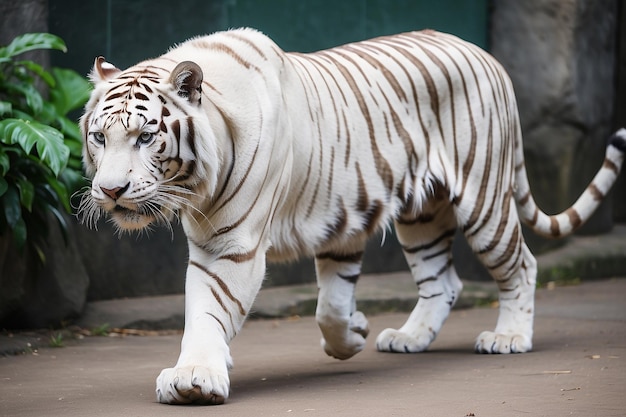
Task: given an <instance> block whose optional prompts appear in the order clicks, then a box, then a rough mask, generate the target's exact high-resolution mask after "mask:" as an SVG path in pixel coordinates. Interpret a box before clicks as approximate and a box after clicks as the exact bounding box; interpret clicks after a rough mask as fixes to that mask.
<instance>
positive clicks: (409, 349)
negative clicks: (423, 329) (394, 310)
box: [376, 329, 434, 353]
mask: <svg viewBox="0 0 626 417" xmlns="http://www.w3.org/2000/svg"><path fill="white" fill-rule="evenodd" d="M433 339H434V335H430V334H427V335H423V336H420V337H413V336H411V335H408V334H406V333H403V332H401V331H399V330H396V329H385V330H383V331H382V332H380V334H379V335H378V337H377V338H376V349H377V350H378V351H379V352H394V353H417V352H423V351H424V350H426V348H428V346H429V345H430V343H431V342H432V341H433Z"/></svg>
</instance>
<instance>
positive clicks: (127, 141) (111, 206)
mask: <svg viewBox="0 0 626 417" xmlns="http://www.w3.org/2000/svg"><path fill="white" fill-rule="evenodd" d="M159 63H162V61H161V62H157V63H155V62H153V63H144V64H139V65H137V66H134V67H131V68H129V69H128V70H126V71H121V70H119V69H117V68H116V67H114V66H113V65H111V64H109V63H107V62H106V61H105V60H104V58H102V57H99V58H97V59H96V61H95V64H94V68H93V71H92V73H91V80H92V82H93V84H94V90H93V92H92V95H91V98H90V100H89V102H88V103H87V105H86V108H85V114H84V116H83V117H82V119H81V123H80V125H81V130H82V134H83V139H84V144H83V145H84V146H83V163H84V166H85V171H86V172H87V175H88V176H89V177H91V178H92V182H91V188H90V190H88V191H87V192H85V194H84V195H83V198H82V200H81V203H80V207H79V213H80V214H81V216H82V219H83V221H85V222H87V223H89V224H91V225H94V226H95V223H96V222H97V220H98V219H99V218H100V217H101V216H102V215H103V214H104V213H108V214H109V215H110V216H111V219H112V220H113V222H114V223H115V224H116V226H117V227H118V228H119V229H120V230H137V229H142V228H145V227H147V226H149V225H150V224H153V223H165V224H168V225H169V223H170V221H171V219H172V218H173V217H174V216H177V215H178V212H179V210H180V209H183V208H185V207H190V204H191V203H190V198H192V197H193V196H196V195H197V192H196V191H195V188H196V187H197V186H198V185H199V184H202V186H203V187H205V188H204V192H205V193H209V194H210V193H212V191H213V190H214V189H215V186H216V182H217V180H216V178H217V172H218V169H219V166H218V165H219V162H218V158H217V150H216V145H215V140H214V139H215V138H214V137H213V132H212V130H211V125H210V122H209V119H208V117H207V115H206V112H205V111H204V110H203V106H202V102H201V98H202V70H201V69H200V67H199V66H198V65H197V64H195V63H193V62H190V61H186V62H182V63H180V64H178V65H177V66H176V67H175V68H174V69H173V70H168V69H166V68H162V67H161V66H160V65H158V64H159ZM167 64H169V62H168V63H167Z"/></svg>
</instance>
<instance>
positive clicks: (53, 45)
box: [0, 33, 67, 58]
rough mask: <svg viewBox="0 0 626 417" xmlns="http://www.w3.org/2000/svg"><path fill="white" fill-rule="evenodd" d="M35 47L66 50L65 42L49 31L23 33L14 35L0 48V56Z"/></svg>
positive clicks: (9, 55) (31, 49)
mask: <svg viewBox="0 0 626 417" xmlns="http://www.w3.org/2000/svg"><path fill="white" fill-rule="evenodd" d="M37 49H56V50H59V51H63V52H67V47H66V46H65V42H63V39H61V38H59V37H58V36H55V35H52V34H50V33H25V34H23V35H20V36H17V37H15V38H14V39H13V41H12V42H11V43H10V44H8V45H7V46H5V47H4V48H0V58H6V57H13V56H16V55H19V54H22V53H24V52H28V51H34V50H37Z"/></svg>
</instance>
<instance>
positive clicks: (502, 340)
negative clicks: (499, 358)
mask: <svg viewBox="0 0 626 417" xmlns="http://www.w3.org/2000/svg"><path fill="white" fill-rule="evenodd" d="M532 348H533V343H532V340H531V339H530V338H529V337H527V336H524V335H522V334H503V333H496V332H489V331H484V332H482V333H481V334H480V335H478V338H477V339H476V345H475V347H474V350H475V351H476V353H524V352H530V351H531V350H532Z"/></svg>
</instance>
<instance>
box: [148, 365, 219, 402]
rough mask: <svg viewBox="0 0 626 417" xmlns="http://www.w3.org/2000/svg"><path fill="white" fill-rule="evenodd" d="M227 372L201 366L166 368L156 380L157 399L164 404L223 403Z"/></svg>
mask: <svg viewBox="0 0 626 417" xmlns="http://www.w3.org/2000/svg"><path fill="white" fill-rule="evenodd" d="M229 386H230V381H229V378H228V372H215V371H213V370H211V369H209V368H205V367H202V366H185V367H179V368H167V369H164V370H163V371H161V374H160V375H159V377H158V378H157V380H156V395H157V400H158V401H159V402H160V403H164V404H191V403H194V404H207V405H217V404H223V403H224V401H225V400H226V398H228V391H229Z"/></svg>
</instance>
